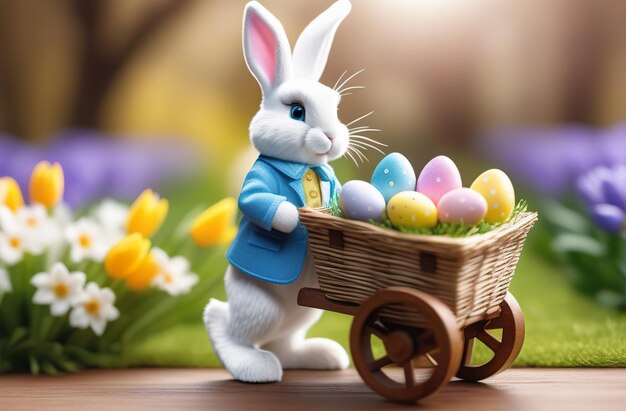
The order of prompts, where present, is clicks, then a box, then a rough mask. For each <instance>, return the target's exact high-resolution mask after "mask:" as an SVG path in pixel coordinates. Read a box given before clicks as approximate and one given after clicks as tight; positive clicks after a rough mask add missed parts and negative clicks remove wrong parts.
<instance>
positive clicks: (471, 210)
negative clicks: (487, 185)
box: [438, 188, 487, 225]
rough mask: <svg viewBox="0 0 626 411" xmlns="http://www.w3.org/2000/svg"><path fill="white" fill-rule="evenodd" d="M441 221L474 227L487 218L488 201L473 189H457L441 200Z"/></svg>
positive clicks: (439, 208) (439, 207)
mask: <svg viewBox="0 0 626 411" xmlns="http://www.w3.org/2000/svg"><path fill="white" fill-rule="evenodd" d="M438 210H439V221H441V222H442V223H461V222H462V223H463V224H465V225H474V224H476V223H478V222H479V221H480V220H482V219H483V218H484V217H485V214H486V213H487V201H485V198H484V197H483V196H482V195H480V193H479V192H477V191H474V190H472V189H471V188H457V189H456V190H452V191H449V192H447V193H446V194H444V196H443V197H441V200H439V205H438Z"/></svg>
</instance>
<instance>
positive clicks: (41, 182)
mask: <svg viewBox="0 0 626 411" xmlns="http://www.w3.org/2000/svg"><path fill="white" fill-rule="evenodd" d="M64 184H65V181H64V177H63V168H62V167H61V165H60V164H59V163H54V164H52V165H50V163H49V162H47V161H40V162H39V163H37V165H36V166H35V168H34V169H33V173H32V174H31V176H30V186H29V194H30V202H31V203H40V204H43V205H44V206H46V207H47V208H52V207H54V206H55V205H56V204H57V203H58V202H59V201H61V198H62V197H63V188H64Z"/></svg>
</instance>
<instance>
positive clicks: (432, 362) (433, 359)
mask: <svg viewBox="0 0 626 411" xmlns="http://www.w3.org/2000/svg"><path fill="white" fill-rule="evenodd" d="M426 358H428V361H430V363H431V364H432V365H434V366H435V367H436V366H438V365H439V363H438V362H437V359H435V357H433V356H432V355H430V354H429V353H426Z"/></svg>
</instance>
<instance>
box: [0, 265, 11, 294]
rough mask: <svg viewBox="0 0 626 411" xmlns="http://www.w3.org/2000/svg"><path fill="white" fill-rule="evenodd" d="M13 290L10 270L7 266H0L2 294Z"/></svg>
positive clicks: (0, 292)
mask: <svg viewBox="0 0 626 411" xmlns="http://www.w3.org/2000/svg"><path fill="white" fill-rule="evenodd" d="M11 291H13V286H12V285H11V277H9V272H8V271H7V270H6V268H4V267H0V295H2V294H5V293H10V292H11Z"/></svg>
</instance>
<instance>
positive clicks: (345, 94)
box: [339, 93, 352, 97]
mask: <svg viewBox="0 0 626 411" xmlns="http://www.w3.org/2000/svg"><path fill="white" fill-rule="evenodd" d="M339 95H340V96H341V97H343V96H350V95H352V93H343V94H341V93H340V94H339Z"/></svg>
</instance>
